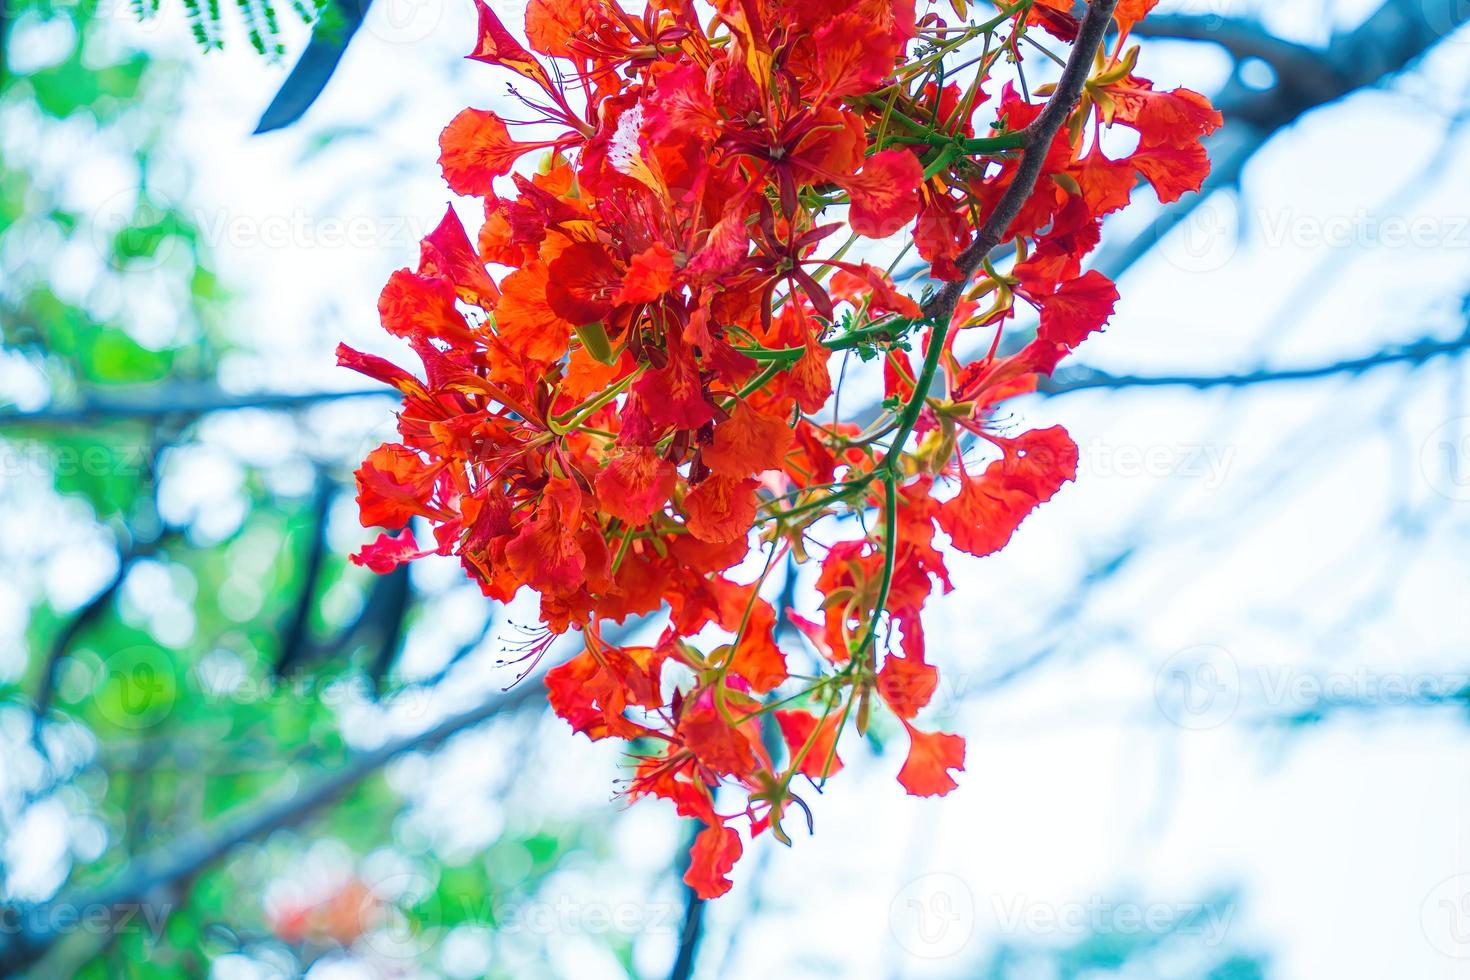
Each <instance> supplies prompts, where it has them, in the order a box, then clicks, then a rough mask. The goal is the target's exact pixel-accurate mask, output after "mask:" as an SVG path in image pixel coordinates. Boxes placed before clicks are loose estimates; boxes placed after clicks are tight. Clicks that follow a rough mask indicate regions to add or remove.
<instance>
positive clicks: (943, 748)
mask: <svg viewBox="0 0 1470 980" xmlns="http://www.w3.org/2000/svg"><path fill="white" fill-rule="evenodd" d="M903 725H904V727H905V728H907V729H908V732H909V740H910V741H909V757H908V759H907V761H905V762H904V764H903V768H902V769H900V770H899V771H898V781H899V782H900V783H902V784H903V788H904V789H906V790H908V791H909V795H910V796H943V795H944V794H946V793H948V792H949V791H950V790H952V789H954V788H955V787H956V786H958V785H959V783H957V782H955V781H954V777H953V776H951V775H950V774H949V770H951V769H955V770H958V771H959V772H964V771H965V740H964V739H963V738H961V737H960V736H958V735H948V734H945V733H944V732H921V731H919V730H918V729H917V728H915V727H914V726H912V725H910V724H909V723H908V722H904V723H903Z"/></svg>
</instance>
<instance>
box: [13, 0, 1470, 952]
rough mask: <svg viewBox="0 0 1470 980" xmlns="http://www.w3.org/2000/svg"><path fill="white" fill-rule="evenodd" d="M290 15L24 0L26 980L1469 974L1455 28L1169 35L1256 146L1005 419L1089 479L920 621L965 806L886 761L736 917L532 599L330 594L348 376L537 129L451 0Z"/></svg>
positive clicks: (1322, 5) (16, 817)
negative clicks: (432, 236) (1054, 432)
mask: <svg viewBox="0 0 1470 980" xmlns="http://www.w3.org/2000/svg"><path fill="white" fill-rule="evenodd" d="M302 2H305V3H307V4H308V5H307V6H300V5H299V4H298V5H281V6H280V7H279V9H277V10H276V11H274V13H273V14H271V15H267V14H266V13H265V11H266V8H265V7H264V6H263V5H262V4H261V3H260V2H259V0H242V2H241V3H239V4H238V5H234V6H226V7H225V9H224V10H223V11H220V9H219V5H218V4H201V3H199V2H198V0H187V2H182V0H177V2H176V0H162V2H161V4H159V3H158V2H157V0H136V2H128V0H80V2H78V3H66V2H50V0H5V2H4V3H3V4H0V31H3V33H0V39H3V40H0V52H3V57H4V68H3V76H0V329H3V341H4V350H3V353H0V508H3V510H0V513H3V515H4V518H3V525H0V526H3V528H4V533H3V534H0V568H3V572H0V975H7V976H8V975H17V974H23V975H31V976H36V977H47V978H49V977H69V976H82V977H210V978H220V980H244V978H252V980H253V978H275V977H293V976H302V975H305V976H309V977H312V978H317V980H323V978H342V977H448V978H474V977H516V978H520V977H543V976H544V977H572V978H602V977H624V976H627V977H670V978H675V980H679V978H684V977H691V976H694V977H700V978H716V977H731V978H743V977H758V976H775V977H782V978H785V977H825V976H840V977H859V978H866V977H910V976H913V977H967V978H973V977H984V978H1017V980H1022V978H1024V980H1031V978H1037V980H1048V978H1059V980H1060V978H1074V977H1075V978H1083V977H1126V978H1153V977H1162V978H1192V977H1209V978H1220V980H1224V978H1252V977H1272V978H1275V977H1282V978H1320V977H1334V978H1375V980H1376V978H1383V977H1395V978H1398V977H1405V978H1408V977H1412V978H1425V980H1440V978H1466V977H1470V824H1467V817H1470V713H1467V712H1470V649H1467V640H1470V588H1467V586H1470V577H1467V572H1470V557H1467V546H1470V392H1467V381H1470V370H1467V359H1466V352H1467V348H1470V182H1467V178H1466V174H1470V136H1467V132H1466V130H1467V126H1466V123H1467V121H1470V29H1466V28H1465V27H1464V26H1463V25H1464V24H1465V22H1466V21H1470V3H1466V2H1465V0H1335V2H1334V0H1293V2H1291V3H1272V2H1268V0H1260V2H1251V0H1189V2H1184V3H1173V4H1170V3H1169V0H1165V2H1164V3H1163V4H1162V5H1161V6H1160V8H1159V10H1158V12H1157V13H1156V14H1155V15H1154V17H1153V18H1151V20H1150V21H1147V22H1145V24H1144V25H1142V26H1141V27H1140V33H1142V34H1144V35H1145V37H1144V38H1143V39H1142V43H1143V44H1144V45H1145V47H1146V51H1145V54H1144V59H1143V62H1142V64H1143V65H1144V70H1143V73H1144V74H1146V75H1148V76H1150V77H1152V78H1154V79H1155V80H1156V81H1157V82H1159V83H1160V84H1161V85H1163V86H1165V87H1172V86H1174V85H1177V84H1183V85H1188V86H1190V87H1192V88H1196V89H1198V90H1200V91H1203V92H1206V93H1208V94H1210V95H1211V96H1212V98H1214V99H1215V101H1216V103H1217V105H1218V106H1219V107H1220V108H1221V109H1222V110H1223V111H1224V113H1225V116H1226V119H1227V125H1226V127H1225V128H1224V129H1223V130H1222V131H1221V132H1220V133H1218V134H1217V135H1216V136H1215V137H1214V138H1213V140H1212V155H1213V156H1214V158H1215V161H1216V164H1215V174H1214V176H1213V177H1212V179H1211V182H1210V183H1209V184H1208V185H1207V187H1206V190H1205V193H1204V194H1202V195H1199V196H1192V197H1189V198H1187V199H1186V200H1185V201H1183V202H1181V203H1180V204H1179V205H1175V206H1173V207H1170V208H1159V207H1158V205H1157V204H1156V203H1155V202H1154V201H1153V200H1152V197H1151V195H1149V194H1148V192H1147V191H1142V192H1140V194H1139V195H1138V198H1137V203H1136V204H1135V206H1134V207H1133V208H1132V209H1130V210H1129V211H1128V212H1126V213H1124V214H1122V215H1120V216H1118V220H1116V221H1115V222H1113V223H1111V224H1110V225H1109V226H1108V227H1107V229H1106V231H1105V233H1104V247H1103V249H1102V251H1101V253H1100V256H1099V258H1098V265H1099V267H1100V268H1102V269H1103V270H1104V271H1106V272H1108V273H1109V274H1111V275H1114V276H1117V277H1119V279H1120V288H1121V291H1122V294H1123V301H1122V303H1121V305H1120V306H1119V309H1118V314H1117V316H1116V317H1115V318H1114V319H1113V325H1112V326H1111V328H1110V329H1109V330H1108V331H1107V332H1106V333H1104V334H1103V335H1101V336H1099V337H1096V338H1094V339H1093V340H1091V341H1090V342H1089V343H1088V344H1087V345H1086V346H1085V347H1084V348H1083V349H1082V350H1081V351H1080V352H1079V355H1078V356H1077V357H1076V358H1074V359H1073V362H1072V363H1071V366H1069V367H1068V368H1066V369H1065V370H1063V371H1062V372H1061V373H1060V374H1059V376H1058V378H1057V379H1055V380H1054V382H1053V383H1052V384H1051V386H1050V387H1049V388H1048V389H1047V390H1046V391H1044V392H1041V393H1038V394H1037V395H1035V396H1033V397H1028V398H1026V399H1024V400H1018V401H1016V402H1015V403H1013V411H1014V413H1015V415H1016V417H1017V419H1018V420H1019V419H1024V420H1025V422H1026V423H1027V424H1028V427H1029V426H1037V427H1039V426H1046V425H1051V424H1054V423H1061V424H1064V425H1066V426H1067V428H1068V429H1069V430H1070V431H1071V432H1072V434H1073V436H1074V437H1075V438H1076V440H1077V442H1078V444H1079V445H1080V447H1081V450H1082V463H1081V467H1080V473H1079V477H1078V480H1077V482H1076V484H1075V485H1073V486H1070V487H1068V488H1067V489H1066V490H1065V491H1064V492H1063V493H1062V494H1060V495H1059V497H1058V498H1057V500H1055V501H1054V502H1053V503H1052V504H1050V505H1049V506H1047V507H1045V508H1042V510H1041V511H1040V512H1039V513H1038V514H1037V515H1035V516H1034V517H1032V518H1031V519H1030V520H1029V521H1027V523H1026V525H1025V527H1024V528H1023V529H1022V530H1021V532H1020V533H1019V534H1018V535H1017V537H1016V539H1015V541H1014V542H1013V544H1012V546H1011V547H1010V548H1009V549H1007V550H1006V551H1005V552H1004V553H1002V554H1000V555H997V556H993V557H990V558H986V559H970V558H967V557H965V556H958V557H956V558H955V559H954V560H953V561H952V562H951V569H952V571H953V572H954V573H955V578H956V585H957V588H958V592H957V594H956V595H954V596H951V597H950V598H949V599H948V600H947V601H936V602H935V603H933V604H932V613H931V617H932V618H931V623H932V625H931V626H930V636H931V640H930V649H931V651H932V655H933V659H934V660H935V661H936V662H938V663H940V664H941V665H942V667H943V671H942V678H943V681H942V687H941V690H940V693H939V695H938V696H937V697H936V701H935V704H934V705H933V706H932V707H931V708H930V709H929V710H930V714H929V719H930V720H932V722H933V724H932V725H930V726H929V727H943V728H944V729H945V730H947V731H955V732H960V733H963V734H964V735H965V736H966V737H967V738H968V740H969V756H968V760H967V761H968V769H967V771H966V772H965V773H964V774H962V775H961V776H960V789H959V791H957V792H956V793H954V794H952V795H950V796H949V797H947V798H945V799H942V800H919V799H914V798H911V797H907V796H905V795H903V794H902V792H901V790H900V788H899V787H898V786H897V785H896V784H895V783H894V782H893V774H894V772H895V771H896V770H897V768H898V766H899V765H900V763H901V761H902V760H901V756H902V752H901V751H900V752H894V751H891V750H889V745H888V739H889V737H890V736H891V735H893V734H894V733H893V731H892V730H891V729H885V728H884V727H882V726H881V725H875V726H874V730H873V731H872V732H871V733H870V737H869V739H868V741H869V743H870V746H869V750H865V749H863V748H862V747H859V746H856V745H853V746H851V747H848V748H845V749H844V756H845V758H846V759H847V761H848V768H849V771H848V773H846V774H845V775H844V777H843V778H842V779H839V780H834V781H833V782H832V783H831V784H830V785H829V787H828V789H827V791H826V793H825V795H823V796H822V797H821V798H820V799H815V800H814V801H813V804H814V805H813V808H814V811H815V817H816V832H815V834H814V835H813V836H811V837H809V838H807V837H800V838H798V839H797V841H796V844H795V847H794V848H792V849H790V850H786V849H785V848H782V847H780V846H779V845H777V844H775V843H774V842H773V841H771V840H770V839H769V835H767V837H765V838H762V839H761V840H760V841H758V842H757V843H756V845H755V846H754V848H753V853H750V854H748V856H747V859H746V860H745V861H744V862H743V863H742V864H741V866H740V867H739V868H737V870H736V872H735V880H736V888H735V891H734V892H732V893H731V894H730V895H729V896H727V897H725V898H723V899H720V900H718V901H716V902H713V903H710V904H709V905H707V906H706V905H701V904H699V903H692V902H691V901H690V898H689V896H688V894H687V893H686V890H685V889H684V886H683V885H682V884H681V882H680V876H681V874H682V867H681V859H682V855H683V853H684V851H685V849H686V848H687V839H688V828H686V827H683V826H681V825H680V822H679V821H678V820H677V819H676V818H675V817H674V815H673V814H672V813H670V812H668V810H667V808H665V807H664V806H663V805H662V804H653V803H650V804H645V805H641V806H637V807H634V808H632V809H627V808H626V807H625V806H624V805H623V803H622V802H621V801H619V800H617V799H614V798H613V791H614V780H615V779H617V778H619V777H620V776H621V775H623V773H624V770H623V769H622V768H621V767H622V764H623V761H624V760H623V759H622V758H621V757H620V755H619V752H618V749H617V747H616V746H612V745H604V744H599V745H595V746H593V745H590V744H589V743H588V742H587V741H586V740H585V739H584V738H582V737H580V736H577V737H573V736H572V734H571V733H570V731H569V729H568V728H567V726H566V725H565V724H564V723H562V722H560V721H559V720H557V719H555V718H553V717H551V716H550V715H549V713H548V712H547V710H546V709H545V705H544V698H543V697H542V694H541V688H540V686H539V684H538V682H537V681H536V679H534V678H532V679H530V680H528V681H527V682H526V683H524V684H522V685H519V686H516V687H512V688H511V689H510V690H509V691H508V692H507V691H505V690H504V689H505V688H506V686H507V685H508V684H510V682H511V680H512V679H513V676H514V675H513V673H512V672H511V668H507V667H505V666H502V665H500V664H499V661H502V660H504V659H505V658H506V656H507V649H508V648H511V647H513V646H514V644H515V642H516V640H517V638H518V636H519V629H520V627H521V626H523V625H527V624H534V622H535V611H534V606H527V607H525V608H521V606H520V605H519V604H516V605H515V606H513V607H511V608H492V607H490V606H488V605H487V604H486V602H485V601H484V600H483V599H482V598H481V597H480V595H479V592H478V590H477V589H476V588H474V587H473V586H471V585H469V584H468V583H466V582H465V581H463V579H462V576H461V574H460V572H459V569H458V567H457V566H456V565H455V564H454V563H452V562H450V561H448V560H438V559H429V560H425V561H422V562H419V563H417V564H416V565H414V566H413V568H412V570H411V571H409V570H408V569H406V568H405V569H400V570H399V571H397V572H395V573H393V574H391V575H388V576H386V577H382V578H378V577H374V576H372V575H371V574H369V573H367V572H365V571H363V570H361V569H357V568H355V567H351V566H348V565H347V563H346V561H345V555H347V554H348V553H349V552H351V551H352V550H353V549H354V548H356V547H357V546H358V545H359V544H361V543H362V542H363V541H365V540H366V539H367V537H368V532H366V531H364V530H363V529H362V528H360V527H359V526H358V523H357V519H356V508H355V505H354V503H353V501H352V495H353V491H352V487H351V470H352V469H353V468H354V467H355V466H356V465H357V463H358V461H359V460H360V459H361V457H362V455H363V454H364V453H365V451H366V450H367V449H369V448H371V447H372V446H373V445H375V444H376V443H377V442H379V441H381V440H382V439H384V438H388V437H391V433H392V425H393V417H392V414H391V413H392V409H393V407H394V403H393V401H392V400H391V399H389V398H386V397H383V396H382V395H380V394H378V393H376V392H372V391H366V390H364V389H363V388H362V387H361V386H360V384H359V379H356V378H355V377H353V376H350V375H348V374H347V373H346V372H344V371H341V370H339V369H337V368H336V367H335V366H334V359H333V355H332V351H333V348H334V346H335V345H336V343H337V342H338V341H339V340H345V341H346V342H348V343H350V344H352V345H353V346H355V347H359V348H361V349H364V350H369V351H373V352H376V353H381V354H383V355H385V356H389V357H399V356H401V354H402V351H400V350H399V349H397V348H396V346H395V345H394V344H393V343H392V342H391V338H389V337H387V336H386V335H385V334H383V333H382V332H381V331H380V329H379V328H378V325H377V314H376V298H377V293H378V290H379V288H380V286H381V283H382V282H383V281H384V280H385V279H386V277H387V275H388V273H389V272H390V271H391V270H392V269H394V268H397V267H399V266H403V265H410V264H412V263H413V262H414V261H415V260H416V258H417V242H418V239H419V238H420V237H421V235H423V234H424V233H426V232H427V231H429V230H430V229H431V228H432V227H433V225H434V224H435V223H436V221H437V218H438V217H439V216H440V215H442V214H443V207H444V205H445V202H446V200H447V199H448V193H447V191H446V189H445V188H444V187H443V185H442V183H441V180H440V177H439V172H438V167H437V165H436V162H435V160H436V156H437V143H436V138H437V133H438V130H439V128H440V127H442V125H443V124H444V123H445V122H446V121H447V120H448V119H449V118H450V117H451V116H452V115H453V114H454V113H455V112H456V111H458V110H459V109H460V108H462V107H463V106H465V105H467V104H471V103H473V104H475V105H477V106H480V107H490V108H496V107H499V106H503V105H505V104H506V103H507V100H508V96H507V95H506V88H505V80H504V77H503V76H502V75H500V74H498V73H496V72H495V71H493V70H492V69H489V68H486V67H485V66H481V65H475V64H471V63H468V62H465V61H464V60H463V59H462V57H461V56H462V55H463V53H464V52H465V51H466V50H467V49H468V46H469V43H470V38H472V36H473V34H474V14H473V9H472V8H471V6H470V5H469V3H468V2H467V0H376V2H375V3H372V4H371V6H368V7H366V9H365V10H364V9H363V8H361V7H357V6H353V5H350V3H349V5H346V6H340V7H338V6H332V7H327V8H324V9H321V10H317V9H316V8H312V7H310V6H309V0H302ZM492 6H494V7H495V8H496V9H497V10H498V11H499V12H500V13H501V15H502V16H503V17H504V18H505V19H506V21H507V22H508V23H512V24H516V23H519V5H518V4H515V3H511V2H505V0H497V2H496V3H494V4H493V5H492ZM318 13H320V14H321V17H320V18H319V23H318V25H317V26H316V27H315V28H314V29H313V28H312V27H311V26H309V22H310V20H311V19H313V18H315V17H316V15H317V14H318ZM338 55H340V56H341V58H340V64H337V63H336V62H337V57H338ZM298 60H299V61H300V65H299V66H298V64H297V63H298ZM334 66H335V68H336V70H335V72H332V68H333V67H334ZM293 69H294V71H293ZM318 93H320V94H319V95H318ZM258 128H259V129H261V130H265V132H262V133H260V134H256V133H255V132H254V131H255V130H257V129H258ZM459 204H460V206H461V207H462V214H463V216H464V218H465V221H466V224H468V225H469V226H470V227H471V228H472V229H473V228H474V227H475V226H476V224H477V222H478V220H479V218H478V216H477V215H475V214H474V213H473V210H472V209H468V208H463V202H459ZM799 593H800V590H799V589H798V594H799ZM899 741H900V746H901V744H902V739H901V738H900V740H899Z"/></svg>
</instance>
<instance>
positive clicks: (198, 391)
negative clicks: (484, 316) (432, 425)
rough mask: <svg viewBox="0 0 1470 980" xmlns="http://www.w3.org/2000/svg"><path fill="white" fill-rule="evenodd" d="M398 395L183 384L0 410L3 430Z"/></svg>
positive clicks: (390, 391)
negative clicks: (236, 391) (246, 391)
mask: <svg viewBox="0 0 1470 980" xmlns="http://www.w3.org/2000/svg"><path fill="white" fill-rule="evenodd" d="M396 397H398V392H396V391H394V390H393V389H392V388H370V389H356V390H350V391H309V392H302V393H298V394H280V393H274V392H260V393H257V394H250V395H231V394H228V393H226V392H223V391H220V390H219V389H217V388H214V387H213V386H206V387H193V386H180V387H179V388H177V389H173V390H169V389H165V391H164V392H163V394H162V396H161V397H159V396H158V395H157V394H154V395H152V396H150V397H149V398H147V399H139V398H95V397H90V396H89V397H87V398H85V399H84V400H83V401H82V403H81V404H79V405H75V406H72V407H70V408H43V409H38V410H36V411H34V412H5V413H0V429H3V428H6V427H17V428H18V427H21V426H30V425H43V426H51V425H58V426H73V425H86V424H90V423H93V422H109V421H122V420H126V419H136V420H141V421H148V420H154V419H163V418H174V417H178V418H196V417H198V416H200V415H208V414H210V413H211V412H233V411H238V410H240V409H246V408H264V409H287V410H294V409H300V408H309V407H311V406H313V405H319V404H322V403H324V402H335V401H346V400H347V399H351V398H396Z"/></svg>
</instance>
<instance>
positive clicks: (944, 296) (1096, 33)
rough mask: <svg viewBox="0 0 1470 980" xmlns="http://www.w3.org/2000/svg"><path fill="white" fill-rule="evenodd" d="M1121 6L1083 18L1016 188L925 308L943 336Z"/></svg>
mask: <svg viewBox="0 0 1470 980" xmlns="http://www.w3.org/2000/svg"><path fill="white" fill-rule="evenodd" d="M1117 5H1118V0H1093V2H1092V3H1090V4H1088V6H1087V14H1086V16H1084V17H1083V18H1082V26H1081V27H1080V28H1079V29H1078V31H1077V40H1076V42H1075V43H1074V44H1073V45H1072V53H1071V55H1070V56H1069V57H1068V58H1067V64H1066V67H1064V68H1063V69H1062V77H1061V78H1060V79H1059V80H1058V81H1057V85H1056V89H1055V90H1054V91H1053V92H1052V95H1051V98H1050V99H1048V100H1047V103H1046V105H1045V106H1044V107H1043V108H1042V110H1041V113H1040V115H1038V116H1037V117H1036V118H1035V119H1033V120H1032V121H1031V125H1029V126H1027V127H1026V129H1025V130H1024V136H1025V149H1024V150H1023V151H1022V153H1021V163H1020V165H1019V166H1018V167H1017V168H1016V173H1015V176H1014V177H1012V178H1011V183H1010V186H1009V187H1007V188H1006V190H1005V193H1004V194H1002V195H1001V198H1000V201H999V202H998V203H997V204H996V205H995V210H994V211H992V212H991V213H990V216H989V217H988V218H986V220H985V224H984V225H983V226H982V227H981V228H980V231H979V233H978V234H977V235H976V237H975V240H974V241H973V242H971V243H970V244H969V246H968V247H967V248H966V249H965V250H964V251H963V252H961V253H960V257H959V260H958V261H957V262H956V263H955V264H956V265H957V266H959V268H960V272H961V273H963V274H962V275H961V277H960V278H959V279H956V280H954V281H953V282H946V283H945V284H944V285H943V286H941V287H940V289H939V292H937V293H935V294H934V295H933V296H932V297H930V299H929V301H928V302H927V303H925V304H924V315H925V316H926V317H928V318H929V319H931V320H935V321H937V322H938V323H939V324H940V325H941V326H940V331H941V333H947V332H948V329H949V320H950V318H951V317H952V316H954V311H955V307H956V306H957V305H958V304H959V301H960V297H961V296H963V295H964V292H965V290H966V289H968V288H969V286H970V279H971V278H972V277H973V276H974V275H975V273H976V272H977V271H978V270H979V268H980V265H981V263H983V262H984V261H985V259H986V258H987V257H988V256H989V255H990V253H991V251H992V250H994V249H995V247H996V246H997V245H999V244H1000V243H1001V242H1002V241H1003V240H1004V239H1005V237H1006V232H1007V231H1009V230H1010V227H1011V222H1013V221H1015V220H1016V215H1018V214H1020V213H1021V208H1022V207H1023V206H1024V205H1025V203H1026V199H1027V198H1029V197H1030V196H1031V192H1032V191H1033V190H1035V188H1036V181H1037V180H1038V179H1039V178H1040V176H1041V168H1042V166H1043V165H1044V164H1045V163H1046V155H1047V151H1048V150H1050V149H1051V144H1052V140H1054V139H1055V138H1056V135H1057V133H1058V132H1059V131H1060V130H1061V128H1062V124H1063V123H1064V122H1066V120H1067V117H1068V116H1069V115H1071V114H1072V110H1073V109H1075V108H1076V107H1077V103H1078V101H1079V100H1080V99H1081V98H1082V87H1083V86H1084V85H1085V84H1087V78H1088V75H1089V73H1090V72H1091V71H1092V63H1093V59H1094V58H1095V57H1096V55H1097V52H1098V49H1099V48H1100V47H1101V46H1102V43H1103V39H1104V38H1105V37H1106V36H1107V32H1108V26H1109V25H1110V24H1111V23H1112V21H1113V9H1114V8H1115V7H1117ZM934 342H937V343H939V344H940V346H943V338H942V337H937V338H935V340H933V341H931V343H934ZM920 397H922V395H921V396H920Z"/></svg>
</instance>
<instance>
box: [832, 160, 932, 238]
mask: <svg viewBox="0 0 1470 980" xmlns="http://www.w3.org/2000/svg"><path fill="white" fill-rule="evenodd" d="M923 179H924V168H923V167H922V166H920V164H919V158H918V157H916V156H914V155H913V154H912V153H910V152H909V151H908V150H884V151H882V152H881V153H875V154H873V155H872V156H870V157H868V160H867V162H866V163H864V164H863V169H862V172H861V173H858V174H855V175H854V176H852V177H848V178H845V179H843V180H841V181H839V183H840V184H841V185H842V187H843V189H844V190H846V191H847V195H848V197H849V198H850V199H851V201H852V207H851V209H850V210H849V212H848V216H847V223H848V224H850V225H852V230H853V231H855V232H857V233H858V234H859V235H866V236H867V237H869V238H886V237H888V236H889V235H891V234H893V233H894V232H896V231H898V230H899V229H900V228H902V227H903V226H904V225H906V224H908V223H909V222H910V221H912V220H913V219H914V215H915V214H917V213H918V211H919V183H920V181H922V180H923Z"/></svg>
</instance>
